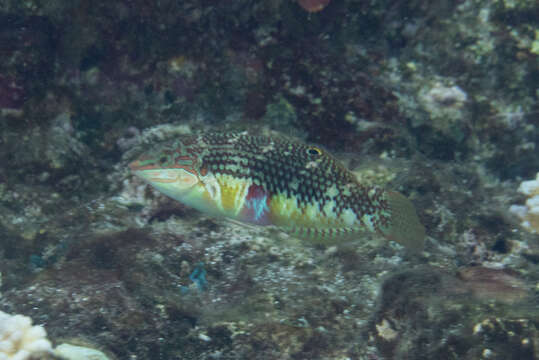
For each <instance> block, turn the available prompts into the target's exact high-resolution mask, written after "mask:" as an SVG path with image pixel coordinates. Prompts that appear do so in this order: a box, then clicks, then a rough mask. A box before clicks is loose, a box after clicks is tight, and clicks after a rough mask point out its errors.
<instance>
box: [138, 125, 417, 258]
mask: <svg viewBox="0 0 539 360" xmlns="http://www.w3.org/2000/svg"><path fill="white" fill-rule="evenodd" d="M129 167H130V168H131V170H132V171H133V173H134V174H135V175H136V176H138V177H140V178H141V179H143V180H144V181H146V182H147V183H149V184H150V185H152V186H153V187H155V188H156V189H157V190H159V191H160V192H162V193H164V194H165V195H167V196H169V197H171V198H173V199H175V200H178V201H180V202H182V203H184V204H186V205H188V206H191V207H193V208H195V209H198V210H200V211H203V212H206V213H209V214H211V215H215V216H224V217H228V218H231V219H234V220H238V221H240V222H244V223H250V224H256V225H274V226H277V227H279V228H281V229H282V230H284V231H286V232H288V233H291V234H292V235H295V236H298V237H301V238H308V239H312V240H318V239H321V240H324V239H327V240H330V239H332V238H333V239H334V238H340V237H343V236H344V237H348V236H350V235H352V236H353V235H355V234H356V233H359V232H361V231H364V230H370V231H374V232H378V233H381V234H382V235H384V236H385V237H386V238H388V239H390V240H394V241H397V242H398V243H401V244H403V245H405V246H407V247H408V248H411V249H413V250H421V249H422V248H423V242H424V237H425V230H424V228H423V226H422V225H421V223H420V222H419V219H418V217H417V215H416V212H415V209H414V206H413V205H412V203H411V202H410V201H409V200H408V199H407V198H406V197H404V196H403V195H401V194H400V193H397V192H393V191H385V190H383V189H380V188H377V187H367V186H364V185H362V184H360V183H359V182H358V181H357V179H356V178H355V176H354V175H353V173H352V172H350V171H349V170H347V169H346V168H345V167H344V166H343V165H342V164H341V163H340V162H339V161H338V160H336V159H335V158H333V157H332V156H331V155H329V154H328V153H326V152H325V151H323V150H321V149H319V148H317V147H315V146H310V145H306V144H303V143H301V142H297V141H292V140H288V139H285V138H282V137H273V136H254V135H250V134H248V133H247V132H241V133H208V134H201V135H185V136H181V137H179V138H177V139H174V140H172V141H169V142H166V143H163V144H159V145H157V146H156V147H155V149H153V150H151V151H149V152H148V153H145V154H143V155H142V156H141V157H140V158H139V159H138V160H136V161H134V162H132V163H131V164H130V165H129Z"/></svg>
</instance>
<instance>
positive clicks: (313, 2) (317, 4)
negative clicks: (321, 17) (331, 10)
mask: <svg viewBox="0 0 539 360" xmlns="http://www.w3.org/2000/svg"><path fill="white" fill-rule="evenodd" d="M330 1H331V0H298V4H299V6H301V7H302V8H304V9H305V10H307V11H308V12H311V13H312V12H318V11H321V10H322V9H324V8H325V7H326V6H328V4H329V2H330Z"/></svg>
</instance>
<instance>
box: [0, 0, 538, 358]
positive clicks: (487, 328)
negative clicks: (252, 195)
mask: <svg viewBox="0 0 539 360" xmlns="http://www.w3.org/2000/svg"><path fill="white" fill-rule="evenodd" d="M300 3H301V4H300ZM317 3H322V5H324V6H325V7H324V8H323V9H321V10H320V11H317V12H312V11H307V10H306V8H307V9H313V8H312V6H315V5H316V4H317ZM306 4H307V5H306ZM313 4H314V5H313ZM300 5H301V6H300ZM322 5H321V6H322ZM309 6H311V7H309ZM0 50H1V51H0V69H1V71H0V130H1V132H0V311H3V312H6V313H10V314H23V315H25V316H28V317H31V318H32V319H33V322H34V323H35V324H43V326H44V327H45V328H46V330H47V334H48V338H49V340H50V341H51V342H52V343H53V344H60V343H63V342H69V343H73V344H84V345H85V346H89V347H93V348H96V349H99V350H101V351H103V352H104V353H106V354H107V356H108V357H109V358H110V359H156V360H157V359H262V360H264V359H342V360H344V359H365V360H372V359H523V360H525V359H539V285H538V284H539V283H538V281H539V241H538V240H539V235H537V232H539V229H536V228H534V224H535V222H534V221H532V220H530V221H528V226H522V225H521V222H522V219H531V217H532V216H535V215H533V211H530V213H529V214H528V215H526V214H524V215H521V218H519V216H517V214H515V213H514V212H511V211H510V208H511V206H513V205H518V206H525V204H526V200H527V198H529V197H530V195H529V194H523V193H522V192H519V191H518V190H519V186H521V183H522V182H523V181H526V180H531V179H534V178H535V177H536V173H537V172H539V155H538V152H539V151H538V150H537V144H538V141H539V131H538V129H537V127H538V126H539V106H538V104H537V100H538V97H539V5H538V3H537V2H536V1H531V0H522V1H512V0H494V1H487V0H465V1H433V2H424V1H408V2H405V1H379V0H372V1H359V0H342V1H336V0H333V1H331V2H329V1H321V2H317V1H300V2H299V3H296V2H295V1H291V0H270V1H248V0H235V1H168V0H164V1H158V2H147V1H138V0H133V1H122V0H120V1H115V2H103V1H87V0H80V1H70V2H67V1H48V2H42V1H35V0H33V1H32V0H30V1H23V2H21V1H13V0H0ZM209 130H211V131H229V130H250V131H259V132H261V133H265V132H268V131H277V132H282V133H286V134H287V135H292V136H295V137H297V138H299V139H301V140H303V141H306V142H311V143H315V144H318V145H320V146H323V147H324V148H325V149H326V150H327V151H329V152H331V153H333V154H335V155H336V156H337V157H338V158H340V159H341V160H342V161H343V162H344V163H345V164H346V166H348V167H349V168H351V169H353V170H354V171H355V172H356V173H357V175H358V177H359V179H360V181H361V182H365V183H369V184H376V185H380V186H383V187H386V188H392V189H396V190H398V191H401V192H402V193H404V194H406V195H407V196H408V197H409V198H410V199H411V200H412V201H413V202H414V204H415V206H416V208H417V211H418V215H419V217H420V219H421V221H422V223H423V224H424V225H425V227H426V229H427V235H428V236H427V241H426V247H425V250H424V251H423V252H421V253H419V254H412V253H409V252H407V251H406V249H404V248H402V247H400V246H399V245H396V244H394V243H388V242H385V241H383V240H382V239H380V238H379V237H378V236H376V235H372V234H365V235H364V236H361V237H360V238H358V239H357V240H355V241H348V242H344V243H330V244H320V243H316V244H313V243H309V242H308V241H305V240H298V239H295V238H293V237H290V236H288V235H286V234H283V233H281V232H278V231H276V230H273V229H267V228H253V227H243V226H240V225H237V224H233V223H231V222H229V221H226V220H224V219H215V218H212V217H209V216H206V215H204V214H201V213H199V212H197V211H195V210H192V209H190V208H188V207H186V206H183V205H182V204H180V203H178V202H175V201H172V200H169V199H167V198H165V197H163V196H162V195H160V194H158V193H157V192H155V191H152V190H151V189H149V188H148V187H147V186H145V185H144V184H143V183H141V182H140V181H139V180H137V179H135V178H134V177H133V176H132V175H131V174H130V173H129V171H128V169H127V164H128V162H129V161H130V160H132V159H133V158H134V156H136V154H138V153H140V152H141V151H144V149H146V148H147V147H149V146H150V144H152V143H154V142H157V141H161V140H164V139H168V138H172V137H175V136H181V135H182V134H186V133H196V132H200V131H209ZM538 195H539V190H538ZM528 200H529V199H528ZM530 209H531V208H530ZM537 223H538V224H539V221H538V222H537ZM0 340H1V339H0ZM0 342H1V341H0ZM0 351H2V349H1V348H0ZM0 355H2V354H1V353H0ZM0 358H1V357H0Z"/></svg>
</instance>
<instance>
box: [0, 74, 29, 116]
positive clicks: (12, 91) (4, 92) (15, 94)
mask: <svg viewBox="0 0 539 360" xmlns="http://www.w3.org/2000/svg"><path fill="white" fill-rule="evenodd" d="M24 101H25V94H24V89H23V87H22V86H21V85H20V84H18V83H17V81H16V79H15V78H13V77H10V76H6V75H0V114H1V115H4V116H5V115H11V116H21V115H22V106H23V105H24Z"/></svg>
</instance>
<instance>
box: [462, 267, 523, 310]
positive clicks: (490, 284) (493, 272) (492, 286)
mask: <svg viewBox="0 0 539 360" xmlns="http://www.w3.org/2000/svg"><path fill="white" fill-rule="evenodd" d="M457 276H458V277H459V278H460V279H461V280H462V281H463V282H464V284H465V287H466V289H469V290H470V291H471V292H472V294H473V295H474V296H475V297H476V298H478V299H482V300H496V301H499V302H502V303H506V304H513V303H515V302H518V301H521V300H524V299H525V298H526V297H527V295H528V291H527V288H526V284H525V282H524V281H523V280H521V279H520V278H519V277H518V274H517V273H516V272H515V271H511V270H507V269H491V268H487V267H483V266H472V267H466V268H463V269H460V270H459V271H458V274H457Z"/></svg>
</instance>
